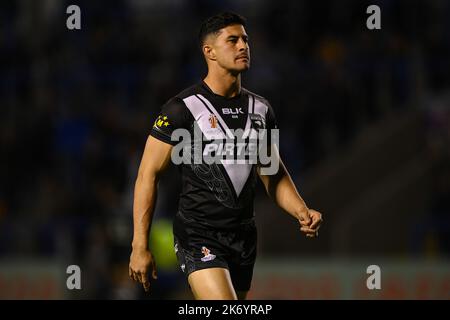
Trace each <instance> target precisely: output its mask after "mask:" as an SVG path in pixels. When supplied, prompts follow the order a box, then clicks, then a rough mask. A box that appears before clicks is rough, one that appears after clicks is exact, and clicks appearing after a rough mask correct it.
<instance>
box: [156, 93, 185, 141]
mask: <svg viewBox="0 0 450 320" xmlns="http://www.w3.org/2000/svg"><path fill="white" fill-rule="evenodd" d="M189 118H190V117H189V110H188V109H187V107H186V105H185V104H184V102H183V100H181V99H179V98H173V99H170V100H169V101H168V102H167V103H166V104H164V105H163V107H162V108H161V112H160V113H159V115H158V116H157V117H156V119H155V122H154V123H153V128H152V130H151V132H150V135H151V136H153V137H155V138H156V139H158V140H161V141H163V142H166V143H168V144H171V145H175V144H177V143H178V141H172V140H171V136H172V133H173V131H175V130H176V129H181V128H183V129H188V128H189V121H190V120H189Z"/></svg>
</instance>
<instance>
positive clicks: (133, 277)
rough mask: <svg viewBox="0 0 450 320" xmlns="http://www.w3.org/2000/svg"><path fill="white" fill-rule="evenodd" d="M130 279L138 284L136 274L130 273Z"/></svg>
mask: <svg viewBox="0 0 450 320" xmlns="http://www.w3.org/2000/svg"><path fill="white" fill-rule="evenodd" d="M131 279H133V280H134V281H136V282H139V280H138V276H137V274H136V272H134V271H131Z"/></svg>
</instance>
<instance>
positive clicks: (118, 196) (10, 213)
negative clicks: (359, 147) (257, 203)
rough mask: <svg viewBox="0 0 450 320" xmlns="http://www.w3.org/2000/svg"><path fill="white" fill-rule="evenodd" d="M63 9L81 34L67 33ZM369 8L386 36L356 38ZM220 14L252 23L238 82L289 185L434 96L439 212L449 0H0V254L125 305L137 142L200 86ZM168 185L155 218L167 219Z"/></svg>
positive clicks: (171, 186)
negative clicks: (371, 128)
mask: <svg viewBox="0 0 450 320" xmlns="http://www.w3.org/2000/svg"><path fill="white" fill-rule="evenodd" d="M70 4H78V5H79V6H80V8H81V26H82V28H81V30H68V29H67V28H66V19H67V17H68V14H66V12H65V11H66V8H67V6H68V5H70ZM370 4H378V5H379V6H380V7H381V8H382V29H381V30H374V31H371V30H368V29H367V28H366V19H367V17H368V14H367V13H366V8H367V6H368V5H370ZM222 10H232V11H236V12H238V13H240V14H242V15H244V16H246V17H247V19H248V27H247V32H248V34H249V36H250V46H251V53H252V68H251V70H250V71H248V73H247V74H245V75H244V76H243V85H244V87H246V88H248V89H249V90H251V91H254V92H256V93H258V94H261V95H263V96H265V97H266V98H268V99H269V101H270V102H271V104H272V106H273V107H274V110H275V113H276V116H277V120H278V123H279V127H280V129H281V131H280V133H281V146H280V148H281V152H282V154H283V156H284V159H285V162H286V163H287V165H288V167H289V168H290V170H291V174H292V175H293V177H294V178H295V179H297V178H298V177H300V176H301V175H303V174H304V173H305V172H307V171H308V170H309V169H310V168H312V167H313V166H315V165H317V164H318V163H320V161H322V160H323V159H325V158H326V157H327V156H328V155H330V154H333V153H335V152H338V151H339V150H340V149H343V148H345V147H346V145H348V144H349V143H351V142H352V140H353V139H354V138H355V137H356V136H357V135H358V132H360V130H362V128H364V127H365V126H367V125H370V124H372V123H376V122H377V121H378V120H380V119H381V118H383V116H384V115H385V114H386V113H387V112H392V110H397V109H399V110H400V109H407V108H417V107H422V106H425V107H426V106H428V105H430V104H431V103H425V102H426V101H428V100H427V99H429V97H430V96H431V97H434V96H440V97H444V98H443V100H442V101H441V103H440V105H439V106H440V107H430V108H429V110H428V111H426V112H427V114H428V119H429V122H428V123H429V126H428V130H429V132H428V135H429V137H430V141H432V143H431V144H430V150H432V153H433V155H434V156H435V157H436V159H437V160H436V161H437V162H438V163H439V168H438V169H437V172H438V174H437V178H438V180H436V181H437V182H436V184H435V187H436V192H435V195H436V199H435V201H434V202H433V210H435V211H436V212H439V213H440V214H444V215H445V214H448V212H449V211H450V210H449V205H448V201H447V200H448V199H449V198H450V194H449V181H450V173H449V172H450V168H449V163H450V161H449V160H450V157H449V156H450V155H449V150H450V148H449V139H450V127H449V117H450V116H449V105H450V99H449V98H448V92H447V91H446V90H448V88H449V87H450V76H449V74H450V59H449V57H450V39H449V37H450V32H449V31H450V19H448V17H450V3H449V2H448V1H439V0H432V1H418V0H417V1H388V0H385V1H370V2H369V1H360V0H346V1H331V0H321V1H285V0H283V1H276V2H275V1H273V2H272V1H270V2H269V1H267V2H266V1H253V0H245V1H237V0H236V1H206V0H194V1H191V0H189V1H188V0H171V1H156V0H152V1H139V0H128V1H125V0H124V1H108V2H106V1H75V2H74V1H56V0H55V1H51V0H48V1H26V0H20V1H19V0H17V1H2V2H1V4H0V75H1V76H0V152H1V157H0V257H10V256H39V257H58V258H59V259H63V260H64V261H82V262H81V264H82V265H83V266H84V267H85V269H86V270H88V273H89V272H90V273H91V274H95V278H96V281H93V282H92V283H91V284H90V285H89V286H91V287H90V288H89V290H90V291H89V292H90V296H91V297H98V298H111V297H120V296H121V293H120V292H119V293H115V294H116V295H115V296H114V294H113V293H111V291H110V290H108V289H111V288H112V287H113V282H114V281H116V282H120V281H125V280H123V279H122V277H123V274H124V273H125V277H126V276H127V274H126V268H127V263H128V257H129V253H130V241H131V236H132V233H131V230H132V220H131V217H132V197H133V187H134V179H135V177H136V173H137V168H138V165H139V161H140V157H141V154H142V151H143V147H144V144H145V140H146V138H147V135H148V134H149V132H150V129H151V127H152V124H153V121H154V119H155V116H156V115H157V113H158V111H159V108H160V107H161V106H162V105H163V104H164V102H165V101H167V100H168V99H169V98H170V97H172V96H174V95H175V94H177V93H178V92H180V91H181V90H182V89H184V88H186V87H188V86H190V85H191V84H193V83H195V82H197V81H199V80H201V79H202V77H203V76H205V72H206V67H205V65H204V62H203V58H202V56H201V53H200V51H199V48H198V46H197V41H196V36H197V30H198V27H199V25H200V23H201V21H202V20H203V19H205V18H206V17H208V16H209V15H211V14H213V13H217V12H219V11H222ZM445 97H447V98H445ZM433 105H434V106H435V105H436V104H433ZM441 173H443V174H441ZM167 175H168V176H170V179H166V181H171V182H165V183H164V184H162V185H161V188H162V190H161V192H160V193H159V195H160V199H159V202H158V209H157V211H158V213H159V214H161V215H165V216H167V217H169V218H170V216H171V215H173V213H174V212H175V211H176V207H177V204H176V201H174V194H176V191H177V190H178V188H179V184H178V182H177V181H178V180H177V172H176V170H169V172H168V173H167ZM449 251H450V250H449ZM114 268H116V269H117V272H116V273H114V272H115V270H116V269H114ZM112 269H114V270H112ZM123 270H125V272H122V271H123ZM127 297H129V296H127Z"/></svg>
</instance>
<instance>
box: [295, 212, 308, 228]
mask: <svg viewBox="0 0 450 320" xmlns="http://www.w3.org/2000/svg"><path fill="white" fill-rule="evenodd" d="M298 221H300V224H301V225H302V226H308V225H309V224H310V223H311V218H310V217H309V215H308V213H307V212H306V213H304V214H301V215H300V217H299V218H298Z"/></svg>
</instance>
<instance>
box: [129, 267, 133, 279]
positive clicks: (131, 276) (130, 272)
mask: <svg viewBox="0 0 450 320" xmlns="http://www.w3.org/2000/svg"><path fill="white" fill-rule="evenodd" d="M128 275H129V276H130V278H131V279H133V271H132V270H131V267H128Z"/></svg>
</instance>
